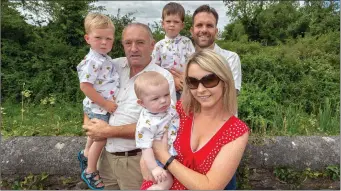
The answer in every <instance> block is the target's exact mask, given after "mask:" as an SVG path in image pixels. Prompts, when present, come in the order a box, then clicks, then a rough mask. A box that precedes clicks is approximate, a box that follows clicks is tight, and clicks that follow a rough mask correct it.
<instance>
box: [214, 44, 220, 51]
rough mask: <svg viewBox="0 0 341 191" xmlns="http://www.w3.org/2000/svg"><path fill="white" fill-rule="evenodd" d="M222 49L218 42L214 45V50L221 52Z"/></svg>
mask: <svg viewBox="0 0 341 191" xmlns="http://www.w3.org/2000/svg"><path fill="white" fill-rule="evenodd" d="M220 49H221V48H220V47H219V46H218V45H217V44H216V43H214V47H213V50H214V52H219V51H220Z"/></svg>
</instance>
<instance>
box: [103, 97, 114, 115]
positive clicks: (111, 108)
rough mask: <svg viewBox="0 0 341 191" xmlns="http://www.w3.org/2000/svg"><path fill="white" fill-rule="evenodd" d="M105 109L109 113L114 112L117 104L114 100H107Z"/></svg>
mask: <svg viewBox="0 0 341 191" xmlns="http://www.w3.org/2000/svg"><path fill="white" fill-rule="evenodd" d="M104 109H105V110H106V111H107V112H109V113H114V111H116V109H117V104H116V103H115V101H113V100H106V102H105V105H104Z"/></svg>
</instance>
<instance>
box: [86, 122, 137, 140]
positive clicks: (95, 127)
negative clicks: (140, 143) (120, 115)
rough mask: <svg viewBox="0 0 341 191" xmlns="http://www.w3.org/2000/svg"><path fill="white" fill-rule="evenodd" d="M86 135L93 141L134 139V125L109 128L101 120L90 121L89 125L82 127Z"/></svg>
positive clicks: (109, 126)
mask: <svg viewBox="0 0 341 191" xmlns="http://www.w3.org/2000/svg"><path fill="white" fill-rule="evenodd" d="M83 129H84V130H85V131H86V135H87V136H90V137H91V138H92V139H94V140H101V139H106V138H114V137H116V138H125V139H135V130H136V123H132V124H127V125H120V126H111V125H109V124H108V123H106V122H105V121H103V120H100V119H91V120H90V122H89V123H85V124H84V125H83Z"/></svg>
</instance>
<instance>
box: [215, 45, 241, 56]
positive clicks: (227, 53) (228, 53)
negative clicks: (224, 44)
mask: <svg viewBox="0 0 341 191" xmlns="http://www.w3.org/2000/svg"><path fill="white" fill-rule="evenodd" d="M216 46H217V47H216V48H215V50H216V51H218V53H220V54H221V55H222V56H224V57H227V58H230V57H239V56H238V54H237V53H236V52H233V51H230V50H227V49H223V48H220V47H219V46H218V45H217V44H216Z"/></svg>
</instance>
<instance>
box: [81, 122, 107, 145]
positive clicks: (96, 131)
mask: <svg viewBox="0 0 341 191" xmlns="http://www.w3.org/2000/svg"><path fill="white" fill-rule="evenodd" d="M107 128H108V123H107V122H105V121H103V120H100V119H91V120H90V121H88V122H87V123H84V125H83V129H84V131H86V135H87V136H89V137H91V138H92V139H93V140H94V141H100V140H104V139H106V138H107V137H106V135H107V133H106V132H107V130H106V129H107Z"/></svg>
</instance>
